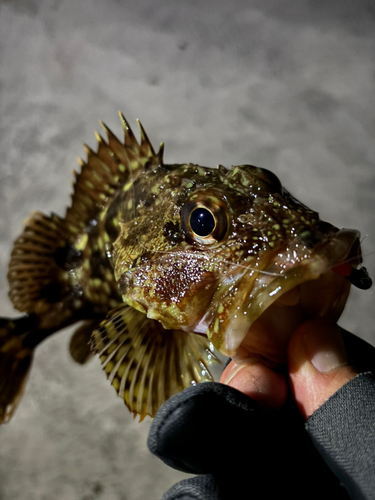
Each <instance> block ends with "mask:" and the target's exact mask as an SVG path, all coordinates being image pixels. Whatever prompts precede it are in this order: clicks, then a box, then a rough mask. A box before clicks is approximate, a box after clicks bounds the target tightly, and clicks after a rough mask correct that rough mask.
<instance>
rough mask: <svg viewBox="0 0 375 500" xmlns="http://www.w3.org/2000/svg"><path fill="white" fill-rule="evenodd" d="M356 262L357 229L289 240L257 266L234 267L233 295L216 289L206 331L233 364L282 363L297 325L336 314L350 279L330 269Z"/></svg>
mask: <svg viewBox="0 0 375 500" xmlns="http://www.w3.org/2000/svg"><path fill="white" fill-rule="evenodd" d="M291 249H293V250H291ZM361 261H362V258H361V250H360V233H359V232H358V231H356V230H351V229H343V230H340V231H338V230H337V232H335V233H334V234H333V235H332V236H331V237H330V238H325V239H324V241H323V242H320V243H319V244H318V245H315V246H314V247H313V248H312V249H311V248H310V249H309V248H308V247H306V246H305V245H301V244H300V242H299V244H298V243H296V242H295V243H294V244H293V245H289V247H285V248H284V249H283V250H282V251H280V250H278V251H277V253H275V254H273V255H272V256H271V257H270V258H269V259H268V262H266V264H264V265H263V266H262V268H261V269H259V270H258V269H257V268H256V267H255V268H254V267H251V266H249V268H248V269H247V270H243V269H242V270H241V271H237V272H236V273H235V274H236V277H235V279H234V280H233V283H232V284H231V287H232V290H234V293H233V292H232V293H228V291H227V290H226V291H225V292H223V290H221V291H219V293H218V296H217V297H214V300H213V302H212V305H213V304H214V303H215V306H214V307H215V312H214V314H213V315H211V318H212V319H211V322H210V324H209V326H208V329H207V335H208V337H209V339H210V340H211V342H212V343H213V345H214V346H215V348H216V349H218V350H219V351H220V352H221V353H223V354H225V355H227V356H230V357H232V358H234V359H235V360H236V361H237V362H241V361H245V360H246V359H249V358H252V359H253V358H261V360H262V361H263V362H266V363H267V364H269V365H271V366H274V365H280V364H285V362H286V350H287V345H288V342H289V339H290V337H291V335H292V333H293V331H294V330H295V329H296V328H297V326H298V325H299V324H300V323H302V322H303V321H305V320H307V319H309V318H313V317H326V318H330V319H331V320H333V321H337V319H338V318H339V317H340V315H341V313H342V311H343V309H344V306H345V303H346V300H347V297H348V294H349V289H350V283H349V281H348V279H346V277H344V276H342V275H340V274H338V273H337V272H335V270H334V269H335V268H336V267H337V266H340V264H342V263H344V262H349V263H350V266H352V268H356V267H357V266H358V265H359V264H360V263H361ZM259 267H260V266H259ZM228 297H230V300H229V299H228Z"/></svg>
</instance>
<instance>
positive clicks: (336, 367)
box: [288, 319, 357, 419]
mask: <svg viewBox="0 0 375 500" xmlns="http://www.w3.org/2000/svg"><path fill="white" fill-rule="evenodd" d="M288 365H289V378H290V385H291V388H292V391H293V394H294V398H295V400H296V402H297V405H298V407H299V410H300V412H301V413H302V415H303V416H304V418H305V419H307V418H308V417H309V416H310V415H311V414H312V413H314V411H315V410H317V409H318V408H319V406H321V405H322V404H323V403H325V401H327V399H328V398H329V397H330V396H332V395H333V394H334V393H335V392H336V391H337V390H338V389H340V387H342V386H343V385H344V384H345V383H346V382H348V381H349V380H351V379H352V378H353V377H355V376H356V375H357V373H356V371H355V370H354V369H353V368H352V367H350V366H348V364H347V357H346V352H345V347H344V343H343V341H342V338H341V333H340V328H339V327H338V326H337V325H336V324H335V323H333V322H331V321H328V320H324V319H314V320H309V321H306V322H305V323H303V324H302V325H301V326H300V327H298V329H297V330H296V331H295V332H294V334H293V336H292V339H291V341H290V343H289V347H288Z"/></svg>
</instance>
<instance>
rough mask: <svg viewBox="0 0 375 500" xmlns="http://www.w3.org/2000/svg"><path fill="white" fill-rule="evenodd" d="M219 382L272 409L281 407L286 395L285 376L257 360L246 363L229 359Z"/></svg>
mask: <svg viewBox="0 0 375 500" xmlns="http://www.w3.org/2000/svg"><path fill="white" fill-rule="evenodd" d="M220 382H221V383H223V384H226V385H229V386H230V387H234V388H235V389H237V390H238V391H240V392H242V393H243V394H246V396H249V397H250V398H252V399H253V400H254V401H256V402H257V403H259V404H260V405H262V406H264V407H268V408H272V409H278V408H281V407H282V406H283V405H284V403H285V401H286V398H287V395H288V385H287V381H286V378H285V377H284V376H283V375H282V374H281V373H277V372H275V371H273V370H271V369H270V368H268V367H267V366H265V365H263V364H261V363H259V362H257V361H256V362H251V361H249V362H248V363H246V364H236V363H235V362H234V361H231V362H230V363H229V364H228V366H227V367H226V368H225V370H224V371H223V373H222V374H221V377H220Z"/></svg>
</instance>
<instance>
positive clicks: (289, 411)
mask: <svg viewBox="0 0 375 500" xmlns="http://www.w3.org/2000/svg"><path fill="white" fill-rule="evenodd" d="M343 335H344V340H345V344H346V345H347V346H349V352H350V354H351V355H352V358H351V359H350V360H349V362H350V363H353V362H354V363H355V364H356V365H357V368H356V369H354V368H349V367H348V365H347V364H344V363H345V360H346V355H345V350H344V349H343V345H342V343H341V342H342V341H341V339H340V334H339V331H338V330H337V327H336V326H335V325H334V324H332V323H326V322H321V321H320V320H317V322H307V323H305V324H303V325H301V326H300V327H299V328H298V329H297V331H296V332H295V334H294V335H293V338H292V340H291V342H290V345H289V350H288V358H289V377H287V375H286V374H281V373H278V372H274V371H272V370H270V369H269V368H268V367H265V366H264V365H261V364H259V363H250V364H247V365H244V366H243V367H242V368H240V369H239V368H238V366H237V367H236V366H235V365H234V363H233V362H231V363H230V364H229V365H228V366H227V367H226V369H225V370H224V372H223V375H222V379H221V380H222V381H224V380H226V382H227V384H229V387H228V386H225V385H222V384H202V385H199V386H197V387H195V388H191V389H188V390H186V391H184V392H183V393H181V394H179V395H177V396H175V397H174V398H172V399H171V400H170V401H169V402H167V403H166V405H165V406H164V407H163V408H162V410H161V411H160V412H159V414H158V415H157V417H156V418H155V421H154V424H153V426H152V429H151V432H150V438H149V446H150V449H151V451H153V452H154V453H155V454H156V455H158V456H159V457H160V458H161V459H162V460H164V461H165V462H166V463H167V464H168V465H171V466H172V467H175V468H177V469H179V470H183V471H185V472H192V473H198V474H205V475H203V476H200V477H197V478H191V479H188V480H186V481H183V482H182V483H179V484H177V485H175V486H174V487H173V488H172V489H171V490H170V491H169V492H168V493H167V494H166V496H165V497H164V498H165V499H168V500H169V499H174V498H199V499H210V500H214V499H215V500H216V499H226V498H237V497H241V495H242V498H244V497H245V498H246V497H247V498H252V497H253V496H254V497H257V498H258V497H259V496H261V498H271V497H272V496H275V495H278V496H279V495H280V494H286V495H287V496H288V498H300V496H301V492H303V496H304V498H314V497H315V498H317V497H319V498H336V499H339V498H348V496H347V493H346V491H345V490H344V489H343V488H342V487H341V486H340V483H339V481H338V480H337V478H336V477H335V476H334V475H333V474H332V473H331V471H330V470H329V469H328V468H327V467H326V465H325V463H324V461H323V459H322V456H323V457H324V459H325V460H326V461H327V462H328V463H329V465H330V468H331V469H332V470H334V472H335V473H336V474H337V470H335V463H336V462H337V460H336V462H335V457H334V463H333V465H332V463H330V459H331V457H330V456H328V458H327V456H325V455H326V448H325V447H326V443H325V442H324V438H325V436H324V435H323V444H322V443H321V442H319V439H320V438H321V437H322V436H320V438H319V439H318V441H317V440H316V439H315V437H316V436H314V432H315V431H316V430H318V431H319V429H320V424H319V422H318V424H317V423H316V419H315V415H318V416H319V411H318V412H316V413H315V414H314V415H313V416H312V417H311V419H309V422H310V423H309V422H308V424H307V425H308V426H309V425H310V430H309V427H308V428H307V429H308V432H310V436H311V437H312V439H313V442H314V445H313V444H312V442H311V440H310V439H309V437H308V434H307V433H306V431H305V428H304V420H305V418H306V417H307V416H309V415H311V414H312V413H313V412H314V410H316V408H317V407H319V406H320V405H322V404H323V403H324V401H326V399H327V398H329V396H330V395H331V394H333V393H335V391H337V389H338V388H339V387H340V386H341V385H342V384H345V382H346V381H347V380H351V379H353V377H355V374H356V372H357V371H360V372H362V371H366V370H368V369H371V368H373V367H374V365H375V349H374V348H372V347H371V346H369V345H368V344H366V343H365V342H363V341H361V340H360V339H358V338H356V337H354V336H352V335H351V334H349V333H347V332H343ZM318 353H320V355H319V354H318ZM323 353H325V355H324V354H323ZM314 365H315V366H314ZM316 367H318V369H317V368H316ZM288 378H289V384H290V388H291V390H289V386H288ZM366 380H367V379H366ZM356 381H360V379H358V378H357V379H353V382H352V383H353V384H357V385H358V382H356ZM230 386H232V387H230ZM349 386H350V384H348V385H347V386H345V387H349ZM236 389H237V390H240V391H241V392H238V391H237V390H236ZM370 392H371V388H370ZM292 393H293V395H294V398H295V399H294V398H293V397H291V394H292ZM340 393H342V390H341V391H339V393H338V394H340ZM244 394H245V395H244ZM248 396H250V398H251V399H250V398H249V397H248ZM349 396H350V393H349ZM370 396H371V394H370ZM373 397H374V398H375V395H374V396H373ZM336 399H337V398H336ZM346 399H348V398H346ZM370 399H371V398H370ZM374 400H375V399H374ZM374 400H373V401H374ZM340 401H341V400H340V399H339V402H340ZM344 401H345V396H344ZM341 403H342V401H341ZM341 403H340V404H341ZM329 404H330V403H328V408H329ZM372 404H373V403H372ZM373 406H374V405H373ZM325 407H327V403H326V404H323V406H322V409H324V408H325ZM321 414H322V412H320V417H321ZM328 414H329V411H328ZM323 416H324V413H323ZM318 421H319V419H318ZM328 421H329V415H328ZM326 422H327V416H326ZM323 424H324V422H323ZM322 446H323V448H322ZM315 447H317V448H318V450H319V453H320V454H318V453H317V452H316V449H315ZM333 451H335V450H333ZM344 451H345V450H344ZM338 458H339V459H340V456H339V457H338ZM336 459H337V457H336ZM339 473H340V470H339ZM373 476H374V475H373ZM349 483H350V478H349ZM346 486H348V485H347V484H346ZM352 486H353V485H351V484H349V490H350V488H351V487H352ZM354 487H355V485H354ZM177 495H179V496H177ZM181 495H182V496H181ZM184 495H185V496H184ZM186 495H187V496H186ZM353 498H371V497H366V496H361V497H360V496H358V497H353Z"/></svg>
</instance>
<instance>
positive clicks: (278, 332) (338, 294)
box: [226, 270, 350, 368]
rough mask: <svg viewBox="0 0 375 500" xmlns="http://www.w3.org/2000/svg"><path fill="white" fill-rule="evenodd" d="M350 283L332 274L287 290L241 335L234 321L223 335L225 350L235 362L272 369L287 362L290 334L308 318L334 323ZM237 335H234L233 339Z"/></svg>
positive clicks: (341, 308) (324, 274)
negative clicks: (252, 363) (265, 366)
mask: <svg viewBox="0 0 375 500" xmlns="http://www.w3.org/2000/svg"><path fill="white" fill-rule="evenodd" d="M349 289H350V283H349V282H348V280H346V279H345V278H343V277H342V276H338V275H337V274H336V273H335V272H334V271H331V270H329V271H327V272H326V273H323V274H322V275H321V276H320V277H319V278H317V279H315V280H310V281H305V282H303V283H301V284H299V285H297V286H295V287H294V288H291V289H290V290H289V291H288V292H286V293H285V295H281V296H280V298H278V299H277V300H275V301H273V302H272V303H271V304H270V305H269V306H268V307H267V308H266V309H265V310H264V311H263V312H262V314H261V315H260V316H259V317H257V318H256V319H255V321H254V322H253V323H251V324H250V325H248V328H247V330H246V332H245V334H244V333H243V330H242V338H241V337H240V335H238V332H235V330H234V328H235V327H236V324H235V322H233V323H232V324H231V325H230V326H231V327H232V330H230V329H228V330H227V332H226V335H227V338H226V341H227V340H229V342H226V348H227V350H228V352H230V354H229V355H230V356H231V357H232V359H234V360H235V361H236V362H237V363H249V362H254V360H255V361H256V362H262V363H263V364H266V365H268V366H270V367H272V368H275V367H277V366H280V365H285V364H286V363H287V347H288V344H289V341H290V339H291V337H292V335H293V333H294V331H295V330H296V329H297V328H298V327H299V326H300V325H301V324H302V323H303V322H305V321H307V320H308V319H311V318H326V319H328V320H331V321H334V322H336V321H337V320H338V319H339V317H340V315H341V313H342V311H343V309H344V307H345V303H346V300H347V297H348V294H349ZM236 333H237V336H236Z"/></svg>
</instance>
